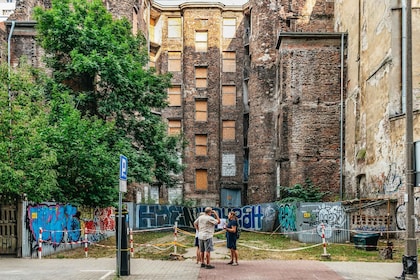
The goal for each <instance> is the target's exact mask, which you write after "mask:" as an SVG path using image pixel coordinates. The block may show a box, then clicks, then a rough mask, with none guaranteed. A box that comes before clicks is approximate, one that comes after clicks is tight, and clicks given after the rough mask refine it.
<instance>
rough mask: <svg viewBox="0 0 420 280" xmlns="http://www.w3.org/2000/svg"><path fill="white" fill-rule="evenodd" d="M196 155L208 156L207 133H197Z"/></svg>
mask: <svg viewBox="0 0 420 280" xmlns="http://www.w3.org/2000/svg"><path fill="white" fill-rule="evenodd" d="M195 155H196V156H207V135H206V134H196V135H195Z"/></svg>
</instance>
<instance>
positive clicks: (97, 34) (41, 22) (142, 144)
mask: <svg viewBox="0 0 420 280" xmlns="http://www.w3.org/2000/svg"><path fill="white" fill-rule="evenodd" d="M35 18H36V20H37V21H38V24H37V31H38V35H39V36H38V39H39V42H40V43H41V46H42V47H43V49H44V50H45V52H46V62H47V65H48V66H49V67H50V68H51V69H52V71H53V77H54V79H55V80H56V81H57V82H58V83H61V84H63V85H65V86H67V87H68V88H69V89H70V90H71V93H72V94H73V95H74V96H75V98H76V100H77V104H78V106H77V108H78V109H79V110H80V111H81V112H82V115H84V116H97V118H98V119H101V120H105V121H110V120H113V121H115V125H116V129H117V130H118V132H117V135H118V136H119V137H124V138H125V139H126V140H125V141H126V142H130V145H131V149H134V150H135V152H133V151H132V150H131V153H130V154H129V155H127V157H128V159H129V167H130V168H129V179H134V180H135V181H137V182H153V181H155V180H156V181H157V182H159V183H160V184H165V185H168V186H171V185H173V184H175V183H176V181H175V179H174V177H173V176H170V175H169V174H171V173H179V172H180V171H181V168H182V166H181V165H180V164H179V163H178V155H179V149H180V148H181V145H180V144H179V143H180V139H178V138H174V137H169V136H168V135H167V133H166V131H167V130H166V126H165V124H164V123H163V121H162V119H161V117H160V116H159V115H157V114H156V113H154V112H155V111H159V110H161V109H163V108H165V106H167V102H166V100H167V92H166V89H167V88H168V87H169V85H170V76H168V75H158V74H157V73H156V72H155V71H154V69H153V68H152V69H148V68H147V67H146V63H147V61H148V54H147V47H146V45H145V44H146V41H145V40H144V38H143V37H142V36H141V35H135V36H134V35H132V33H131V26H130V23H129V22H128V20H127V19H125V18H124V19H120V20H114V19H113V18H112V16H111V14H110V13H108V12H107V10H106V9H105V7H104V6H103V3H102V1H100V0H92V1H86V0H53V1H52V8H51V9H49V10H43V9H41V8H37V9H35ZM110 141H115V140H114V139H110ZM129 150H130V149H129ZM130 177H131V178H130Z"/></svg>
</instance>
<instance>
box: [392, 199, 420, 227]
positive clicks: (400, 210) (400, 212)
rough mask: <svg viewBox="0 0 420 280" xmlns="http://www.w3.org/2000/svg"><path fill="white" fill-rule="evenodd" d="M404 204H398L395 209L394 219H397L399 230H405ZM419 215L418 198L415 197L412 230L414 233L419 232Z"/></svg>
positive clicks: (405, 214) (419, 200)
mask: <svg viewBox="0 0 420 280" xmlns="http://www.w3.org/2000/svg"><path fill="white" fill-rule="evenodd" d="M406 207H407V206H406V204H405V203H403V204H400V205H398V206H397V208H396V213H395V216H396V219H397V228H398V229H399V230H406V229H407V208H406ZM419 214H420V198H419V197H416V198H415V200H414V216H415V217H416V218H415V219H414V229H415V231H416V232H417V231H419V230H420V228H419V219H418V217H419Z"/></svg>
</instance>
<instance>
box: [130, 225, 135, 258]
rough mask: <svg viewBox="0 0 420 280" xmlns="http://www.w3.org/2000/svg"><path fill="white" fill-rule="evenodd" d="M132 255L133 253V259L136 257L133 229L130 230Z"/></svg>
mask: <svg viewBox="0 0 420 280" xmlns="http://www.w3.org/2000/svg"><path fill="white" fill-rule="evenodd" d="M130 253H131V257H134V244H133V229H132V228H130Z"/></svg>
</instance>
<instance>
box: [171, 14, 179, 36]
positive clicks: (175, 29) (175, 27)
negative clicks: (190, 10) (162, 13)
mask: <svg viewBox="0 0 420 280" xmlns="http://www.w3.org/2000/svg"><path fill="white" fill-rule="evenodd" d="M168 38H181V18H180V17H176V18H168Z"/></svg>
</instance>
